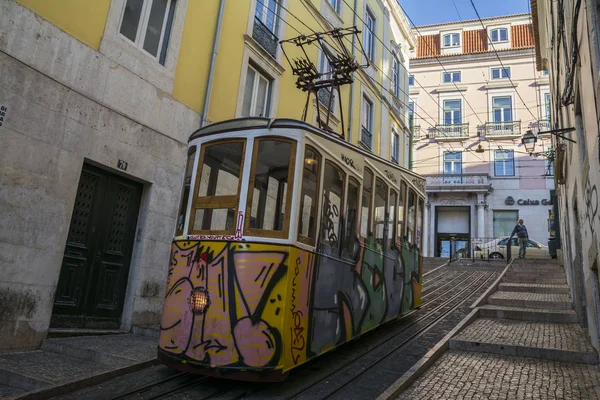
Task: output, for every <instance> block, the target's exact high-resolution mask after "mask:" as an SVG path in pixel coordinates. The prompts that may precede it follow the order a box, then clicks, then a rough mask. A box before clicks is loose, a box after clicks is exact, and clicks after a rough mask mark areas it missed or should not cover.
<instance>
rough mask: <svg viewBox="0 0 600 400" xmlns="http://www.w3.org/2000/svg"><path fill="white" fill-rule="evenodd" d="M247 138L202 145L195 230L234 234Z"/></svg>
mask: <svg viewBox="0 0 600 400" xmlns="http://www.w3.org/2000/svg"><path fill="white" fill-rule="evenodd" d="M245 144H246V142H245V141H237V140H235V141H221V142H218V143H215V144H208V145H204V146H203V147H202V152H201V155H200V163H199V164H200V167H199V168H200V169H199V171H198V174H197V176H196V189H195V192H196V193H195V196H194V202H193V212H192V214H193V218H192V223H191V226H192V232H194V233H199V232H205V231H210V232H211V233H216V234H233V233H234V231H235V227H236V212H237V208H238V203H239V191H240V174H241V169H242V166H243V163H244V149H245Z"/></svg>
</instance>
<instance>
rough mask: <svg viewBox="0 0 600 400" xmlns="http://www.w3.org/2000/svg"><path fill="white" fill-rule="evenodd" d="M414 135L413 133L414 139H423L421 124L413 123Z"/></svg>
mask: <svg viewBox="0 0 600 400" xmlns="http://www.w3.org/2000/svg"><path fill="white" fill-rule="evenodd" d="M412 135H413V140H419V139H421V125H413V127H412Z"/></svg>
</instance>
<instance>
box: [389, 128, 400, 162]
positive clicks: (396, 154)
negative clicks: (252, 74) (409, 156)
mask: <svg viewBox="0 0 600 400" xmlns="http://www.w3.org/2000/svg"><path fill="white" fill-rule="evenodd" d="M394 142H395V145H394ZM390 147H391V149H392V152H391V153H392V154H391V155H390V159H391V161H392V162H393V163H396V164H400V135H399V134H398V132H396V129H394V128H393V127H392V134H391V140H390Z"/></svg>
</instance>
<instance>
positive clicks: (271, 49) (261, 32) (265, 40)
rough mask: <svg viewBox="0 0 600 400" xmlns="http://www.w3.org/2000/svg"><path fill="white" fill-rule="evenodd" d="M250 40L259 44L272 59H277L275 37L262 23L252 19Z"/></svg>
mask: <svg viewBox="0 0 600 400" xmlns="http://www.w3.org/2000/svg"><path fill="white" fill-rule="evenodd" d="M252 38H253V39H254V40H256V41H257V42H258V44H260V45H261V46H262V47H263V49H265V50H266V51H267V53H269V54H270V55H271V56H273V58H276V57H277V42H278V39H277V36H275V35H274V34H273V32H271V31H270V30H269V28H267V26H266V25H265V24H263V23H262V21H261V20H260V19H258V18H256V17H254V27H253V28H252Z"/></svg>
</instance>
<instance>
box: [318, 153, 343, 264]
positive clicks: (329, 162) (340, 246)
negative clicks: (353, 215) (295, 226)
mask: <svg viewBox="0 0 600 400" xmlns="http://www.w3.org/2000/svg"><path fill="white" fill-rule="evenodd" d="M327 165H331V166H332V167H333V168H335V169H337V170H338V171H339V172H341V173H342V174H343V179H342V198H341V199H340V200H341V202H340V210H339V213H340V215H339V226H338V232H336V233H337V234H338V238H339V239H338V243H337V246H336V247H334V246H331V245H329V246H330V247H331V248H332V249H335V250H336V253H335V254H338V255H339V254H340V253H341V251H342V249H343V236H342V235H343V234H344V225H345V218H344V214H343V211H344V210H345V209H346V203H347V199H346V196H347V192H346V190H347V187H348V174H347V173H346V171H344V168H343V167H341V166H340V165H339V164H337V163H336V162H334V161H332V160H330V159H325V162H324V163H323V190H321V194H322V197H325V183H326V179H327V177H326V174H327ZM320 211H321V212H320V213H319V214H320V215H321V224H322V223H323V218H324V215H323V212H324V211H325V203H324V202H323V206H322V207H321V210H320ZM321 228H322V227H321ZM321 231H322V229H321ZM321 240H323V238H319V241H321ZM328 243H329V241H328Z"/></svg>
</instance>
